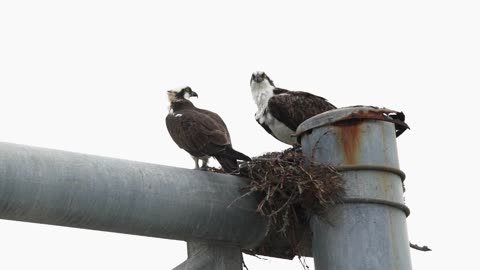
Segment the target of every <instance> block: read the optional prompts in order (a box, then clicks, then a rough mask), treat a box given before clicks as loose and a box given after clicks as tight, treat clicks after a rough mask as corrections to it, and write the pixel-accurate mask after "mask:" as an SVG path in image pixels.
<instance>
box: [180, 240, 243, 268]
mask: <svg viewBox="0 0 480 270" xmlns="http://www.w3.org/2000/svg"><path fill="white" fill-rule="evenodd" d="M187 249H188V259H187V260H186V261H184V262H183V263H181V264H180V265H178V266H177V267H175V268H174V269H173V270H241V269H242V251H241V249H240V247H229V246H220V245H215V244H211V243H205V242H193V241H192V242H188V243H187Z"/></svg>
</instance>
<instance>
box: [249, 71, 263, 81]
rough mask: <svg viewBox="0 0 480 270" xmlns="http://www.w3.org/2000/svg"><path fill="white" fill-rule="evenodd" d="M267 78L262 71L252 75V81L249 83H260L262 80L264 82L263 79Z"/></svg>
mask: <svg viewBox="0 0 480 270" xmlns="http://www.w3.org/2000/svg"><path fill="white" fill-rule="evenodd" d="M266 77H267V75H266V74H265V72H263V71H257V72H255V73H253V74H252V79H251V81H255V82H257V83H261V82H262V81H263V80H265V78H266Z"/></svg>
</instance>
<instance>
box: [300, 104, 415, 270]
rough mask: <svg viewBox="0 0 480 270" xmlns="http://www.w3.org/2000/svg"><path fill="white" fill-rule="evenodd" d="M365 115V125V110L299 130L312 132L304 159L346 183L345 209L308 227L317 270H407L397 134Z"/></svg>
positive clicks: (340, 207)
mask: <svg viewBox="0 0 480 270" xmlns="http://www.w3.org/2000/svg"><path fill="white" fill-rule="evenodd" d="M363 109H364V110H365V111H366V112H367V113H366V114H365V115H366V117H365V118H364V119H361V118H359V117H358V115H363V114H359V113H358V111H359V110H362V108H349V109H340V110H336V111H331V112H327V113H325V114H321V115H318V116H316V117H314V118H316V119H313V120H312V118H311V119H310V120H312V121H310V122H309V123H307V122H308V121H309V120H307V121H306V122H304V123H303V124H302V125H303V126H301V127H299V129H303V131H310V130H311V131H312V132H311V133H310V132H305V133H304V135H303V136H302V137H301V142H302V149H303V151H304V154H305V157H306V158H307V159H309V160H311V161H313V162H316V163H322V164H330V165H333V166H336V167H337V168H338V169H339V170H340V171H342V175H343V178H344V180H345V181H346V183H345V185H346V193H347V194H346V198H345V200H344V203H343V204H339V205H336V206H335V207H334V208H333V209H332V210H331V211H330V212H329V213H328V214H327V216H326V217H320V216H314V217H312V219H311V221H310V227H311V230H312V232H313V243H312V253H313V256H314V259H315V269H319V270H333V269H335V270H354V269H355V270H360V269H365V270H367V269H368V270H390V269H392V270H393V269H395V270H409V269H411V268H412V266H411V261H410V250H409V242H408V235H407V225H406V216H407V215H408V213H409V212H408V208H407V207H406V206H405V205H404V204H403V202H404V200H403V187H402V180H403V178H404V174H403V173H402V172H401V171H400V170H399V169H398V167H399V164H398V157H397V148H396V137H395V128H394V125H393V124H392V123H390V122H385V121H381V120H380V121H379V119H378V115H377V116H376V117H375V115H373V116H372V115H370V117H368V113H369V112H368V109H369V108H363ZM370 109H371V108H370ZM345 110H347V111H345ZM348 110H350V111H348ZM338 111H339V112H338ZM348 115H350V116H351V115H356V118H355V119H348V117H345V116H348ZM323 119H324V120H325V121H323ZM336 119H337V120H338V121H336ZM374 119H375V120H374ZM304 124H305V125H304ZM297 132H298V131H297Z"/></svg>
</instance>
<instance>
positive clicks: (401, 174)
mask: <svg viewBox="0 0 480 270" xmlns="http://www.w3.org/2000/svg"><path fill="white" fill-rule="evenodd" d="M334 168H335V169H336V170H337V171H340V172H343V171H382V172H389V173H393V174H396V175H398V176H399V177H400V179H402V182H403V181H404V180H405V178H406V175H405V173H404V172H403V171H402V170H400V169H397V168H394V167H390V166H382V165H339V166H334Z"/></svg>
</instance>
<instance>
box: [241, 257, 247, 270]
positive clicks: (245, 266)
mask: <svg viewBox="0 0 480 270" xmlns="http://www.w3.org/2000/svg"><path fill="white" fill-rule="evenodd" d="M242 257H243V256H242ZM242 266H243V268H245V269H247V270H248V267H247V265H246V264H245V260H244V259H243V258H242Z"/></svg>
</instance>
